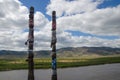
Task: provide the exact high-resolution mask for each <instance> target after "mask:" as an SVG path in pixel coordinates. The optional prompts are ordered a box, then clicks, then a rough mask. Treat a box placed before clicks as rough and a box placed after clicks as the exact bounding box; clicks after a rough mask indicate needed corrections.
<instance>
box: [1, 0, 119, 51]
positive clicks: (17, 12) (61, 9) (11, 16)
mask: <svg viewBox="0 0 120 80" xmlns="http://www.w3.org/2000/svg"><path fill="white" fill-rule="evenodd" d="M93 1H94V0H75V1H72V2H69V1H68V0H51V4H49V5H48V7H47V13H48V14H51V11H52V10H53V9H54V10H56V12H57V15H58V16H59V17H58V18H57V38H58V39H57V48H62V47H81V46H107V47H120V44H119V43H120V39H114V40H108V39H101V38H97V37H90V36H83V35H81V36H73V35H72V34H71V33H68V32H66V30H74V31H76V30H77V31H82V32H85V33H90V34H95V35H106V36H107V35H110V36H113V35H115V36H119V34H120V32H119V31H120V27H119V25H120V23H119V21H120V17H119V14H120V11H119V10H120V6H117V7H113V8H105V9H97V6H98V5H99V4H100V3H102V1H103V0H102V1H101V0H95V1H94V2H93ZM86 5H87V6H86ZM81 12H85V13H82V14H81ZM62 14H64V16H61V15H62ZM28 15H29V9H28V8H27V7H25V6H23V5H22V3H21V2H20V1H18V0H0V50H3V49H5V50H27V46H25V45H24V42H25V41H26V40H27V36H28V32H27V31H24V30H26V29H27V30H28V28H29V27H28ZM34 16H35V19H34V23H35V27H34V29H35V32H34V33H35V34H34V35H35V42H34V43H35V45H34V50H43V49H44V50H46V49H51V48H50V41H51V22H50V21H49V20H48V19H47V18H46V17H45V15H43V14H42V13H41V12H39V11H37V12H35V15H34Z"/></svg>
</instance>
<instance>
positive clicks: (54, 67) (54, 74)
mask: <svg viewBox="0 0 120 80" xmlns="http://www.w3.org/2000/svg"><path fill="white" fill-rule="evenodd" d="M56 42H57V38H56V12H55V11H53V12H52V40H51V48H52V80H57V61H56Z"/></svg>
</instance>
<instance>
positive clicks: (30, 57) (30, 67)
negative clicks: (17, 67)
mask: <svg viewBox="0 0 120 80" xmlns="http://www.w3.org/2000/svg"><path fill="white" fill-rule="evenodd" d="M25 44H26V45H27V44H28V60H27V61H28V80H34V61H33V57H34V54H33V45H34V7H30V14H29V35H28V40H27V42H26V43H25Z"/></svg>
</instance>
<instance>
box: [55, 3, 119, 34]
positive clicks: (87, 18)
mask: <svg viewBox="0 0 120 80" xmlns="http://www.w3.org/2000/svg"><path fill="white" fill-rule="evenodd" d="M119 9H120V5H118V6H117V7H113V8H105V9H96V10H95V11H92V12H87V13H84V14H76V15H72V16H63V17H60V18H58V19H57V25H58V29H59V30H60V31H63V30H64V31H65V30H77V31H78V30H79V31H81V32H84V33H89V34H94V35H104V36H105V35H106V36H119V34H120V32H119V30H120V22H119V21H120V16H119V14H120V10H119Z"/></svg>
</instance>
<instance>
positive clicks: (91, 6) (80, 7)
mask: <svg viewBox="0 0 120 80" xmlns="http://www.w3.org/2000/svg"><path fill="white" fill-rule="evenodd" d="M102 2H103V0H72V1H71V0H50V4H49V5H48V6H47V8H46V9H47V14H49V15H51V12H52V11H53V10H55V11H56V12H57V16H58V17H60V16H63V15H74V14H78V13H85V12H91V11H94V10H95V9H96V6H98V4H101V3H102Z"/></svg>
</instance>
